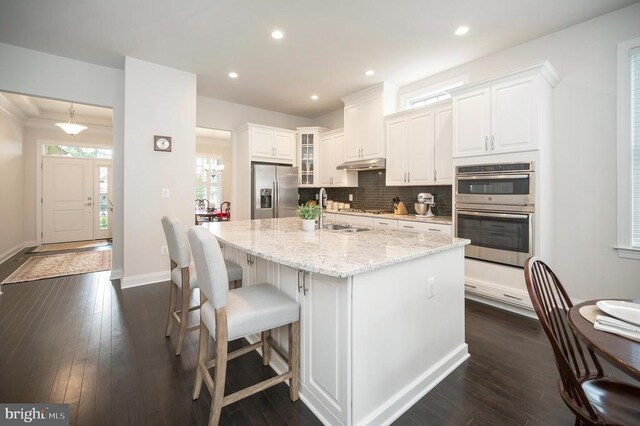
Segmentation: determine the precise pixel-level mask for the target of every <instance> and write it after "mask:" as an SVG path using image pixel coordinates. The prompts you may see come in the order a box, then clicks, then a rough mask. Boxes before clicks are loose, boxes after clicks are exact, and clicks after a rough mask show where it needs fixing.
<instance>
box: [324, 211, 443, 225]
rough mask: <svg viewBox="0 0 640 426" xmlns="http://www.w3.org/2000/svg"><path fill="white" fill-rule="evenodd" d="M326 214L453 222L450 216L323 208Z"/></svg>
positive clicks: (441, 222)
mask: <svg viewBox="0 0 640 426" xmlns="http://www.w3.org/2000/svg"><path fill="white" fill-rule="evenodd" d="M324 212H325V213H326V214H344V215H349V216H364V217H373V218H378V219H391V220H411V221H414V222H425V223H438V224H440V225H451V224H452V223H453V222H452V220H451V216H432V217H418V216H416V215H415V214H405V215H397V214H393V213H389V214H373V213H358V212H345V211H337V210H325V211H324Z"/></svg>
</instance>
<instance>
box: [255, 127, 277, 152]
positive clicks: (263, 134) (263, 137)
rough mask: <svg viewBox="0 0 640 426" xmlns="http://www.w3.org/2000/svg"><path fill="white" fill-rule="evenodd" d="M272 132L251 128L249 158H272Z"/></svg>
mask: <svg viewBox="0 0 640 426" xmlns="http://www.w3.org/2000/svg"><path fill="white" fill-rule="evenodd" d="M273 136H274V135H273V131H272V130H268V129H261V128H251V130H250V141H251V156H252V157H273Z"/></svg>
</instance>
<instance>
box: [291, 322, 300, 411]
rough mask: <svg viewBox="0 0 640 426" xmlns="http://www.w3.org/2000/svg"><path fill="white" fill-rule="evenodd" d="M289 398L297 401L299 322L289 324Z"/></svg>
mask: <svg viewBox="0 0 640 426" xmlns="http://www.w3.org/2000/svg"><path fill="white" fill-rule="evenodd" d="M289 371H291V379H289V397H290V398H291V400H292V401H297V400H298V379H299V376H300V322H299V321H296V322H293V323H291V324H289Z"/></svg>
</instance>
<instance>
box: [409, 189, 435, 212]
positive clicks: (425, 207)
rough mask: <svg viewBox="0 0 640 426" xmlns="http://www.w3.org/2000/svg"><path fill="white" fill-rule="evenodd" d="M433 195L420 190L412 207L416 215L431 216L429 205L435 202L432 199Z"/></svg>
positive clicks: (433, 204)
mask: <svg viewBox="0 0 640 426" xmlns="http://www.w3.org/2000/svg"><path fill="white" fill-rule="evenodd" d="M433 198H434V197H433V195H432V194H431V193H429V192H421V193H420V194H418V202H417V203H414V205H413V207H414V208H415V210H416V213H417V214H416V216H417V217H433V216H434V214H433V212H432V211H431V207H433V206H435V205H436V203H435V202H434V201H433Z"/></svg>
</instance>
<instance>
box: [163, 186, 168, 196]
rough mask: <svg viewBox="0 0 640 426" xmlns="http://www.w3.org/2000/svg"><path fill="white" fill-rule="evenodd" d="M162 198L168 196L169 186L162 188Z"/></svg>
mask: <svg viewBox="0 0 640 426" xmlns="http://www.w3.org/2000/svg"><path fill="white" fill-rule="evenodd" d="M162 198H169V188H162Z"/></svg>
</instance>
